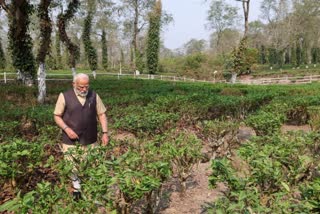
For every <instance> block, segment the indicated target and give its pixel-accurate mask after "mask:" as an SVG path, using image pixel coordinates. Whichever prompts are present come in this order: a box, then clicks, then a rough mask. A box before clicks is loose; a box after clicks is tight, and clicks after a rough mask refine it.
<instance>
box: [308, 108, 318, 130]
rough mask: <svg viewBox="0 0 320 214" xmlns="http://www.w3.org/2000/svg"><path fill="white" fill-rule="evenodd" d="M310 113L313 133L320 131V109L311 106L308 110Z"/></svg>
mask: <svg viewBox="0 0 320 214" xmlns="http://www.w3.org/2000/svg"><path fill="white" fill-rule="evenodd" d="M307 111H308V113H309V117H310V119H309V124H310V126H311V129H312V131H319V130H320V114H319V113H320V107H319V106H309V107H308V109H307Z"/></svg>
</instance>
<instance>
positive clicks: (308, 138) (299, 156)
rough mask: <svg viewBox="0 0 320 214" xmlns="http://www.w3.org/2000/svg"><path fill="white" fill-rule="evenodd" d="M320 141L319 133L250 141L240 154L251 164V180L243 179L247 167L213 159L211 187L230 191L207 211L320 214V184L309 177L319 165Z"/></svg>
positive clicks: (259, 138) (274, 136)
mask: <svg viewBox="0 0 320 214" xmlns="http://www.w3.org/2000/svg"><path fill="white" fill-rule="evenodd" d="M316 138H317V137H316V136H314V135H313V134H309V135H306V134H303V133H289V134H287V135H282V136H280V135H273V136H272V137H270V136H269V137H257V138H254V139H252V140H250V141H249V142H247V143H246V144H243V145H242V146H241V147H240V149H239V151H238V155H239V157H240V158H241V159H242V160H245V161H246V162H247V164H248V165H247V166H246V168H248V173H247V175H246V176H239V173H241V170H243V169H244V167H241V168H239V167H238V168H235V167H234V166H235V164H232V162H231V161H229V160H228V159H226V158H222V159H218V160H213V161H212V165H211V167H212V174H211V176H210V178H209V179H210V184H211V185H212V186H213V187H215V186H216V185H217V183H218V182H224V183H225V184H226V185H227V187H228V189H229V190H228V191H227V192H226V193H225V195H224V196H223V197H221V198H220V199H218V200H217V201H215V202H214V203H212V204H209V205H208V206H207V210H208V211H209V213H246V212H253V213H264V212H267V213H289V212H290V213H291V212H293V213H301V212H302V213H309V212H316V211H318V210H319V206H318V205H319V200H318V199H319V191H318V189H319V188H318V179H315V180H313V178H312V176H311V177H310V176H306V175H307V174H308V173H312V172H314V167H315V166H317V164H318V162H319V158H318V157H317V156H313V155H314V154H315V152H316V151H315V150H314V149H313V147H314V143H315V142H314V140H315V139H316ZM317 145H318V143H317ZM309 181H311V182H310V183H309ZM306 183H308V185H306ZM310 199H311V200H310Z"/></svg>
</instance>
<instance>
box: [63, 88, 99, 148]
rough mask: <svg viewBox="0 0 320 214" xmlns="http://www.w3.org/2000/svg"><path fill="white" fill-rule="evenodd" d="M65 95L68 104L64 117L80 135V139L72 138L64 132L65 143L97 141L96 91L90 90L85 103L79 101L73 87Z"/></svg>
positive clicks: (84, 143)
mask: <svg viewBox="0 0 320 214" xmlns="http://www.w3.org/2000/svg"><path fill="white" fill-rule="evenodd" d="M63 96H64V99H65V103H66V106H65V111H64V113H63V116H62V119H63V121H64V122H65V123H66V125H67V126H69V127H70V128H71V129H72V130H73V131H74V132H75V133H77V135H78V136H79V140H71V139H70V138H69V137H68V135H67V134H66V133H65V132H63V134H62V141H63V143H65V144H68V145H75V144H76V142H79V143H80V144H81V145H89V144H92V143H95V142H96V141H97V109H96V106H97V101H96V93H95V92H93V91H91V90H89V92H88V95H87V97H86V102H85V103H84V105H82V104H81V103H80V102H79V100H78V98H77V96H76V94H75V92H74V90H73V89H71V90H68V91H66V92H64V93H63Z"/></svg>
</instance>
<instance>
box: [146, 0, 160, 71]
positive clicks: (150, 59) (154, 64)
mask: <svg viewBox="0 0 320 214" xmlns="http://www.w3.org/2000/svg"><path fill="white" fill-rule="evenodd" d="M161 10H162V5H161V1H157V2H156V4H155V7H154V9H153V11H152V12H151V13H150V14H149V30H148V41H147V50H146V57H147V67H148V71H149V73H150V74H155V73H157V72H158V64H159V50H160V29H161Z"/></svg>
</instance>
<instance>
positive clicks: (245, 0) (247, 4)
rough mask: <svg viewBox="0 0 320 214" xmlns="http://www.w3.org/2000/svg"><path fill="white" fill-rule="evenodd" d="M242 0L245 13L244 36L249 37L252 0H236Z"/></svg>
mask: <svg viewBox="0 0 320 214" xmlns="http://www.w3.org/2000/svg"><path fill="white" fill-rule="evenodd" d="M236 1H241V2H242V9H243V15H244V37H247V35H248V32H249V11H250V0H236Z"/></svg>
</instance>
